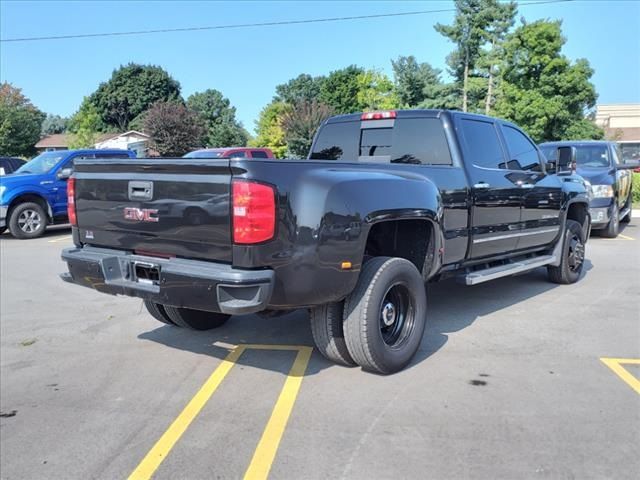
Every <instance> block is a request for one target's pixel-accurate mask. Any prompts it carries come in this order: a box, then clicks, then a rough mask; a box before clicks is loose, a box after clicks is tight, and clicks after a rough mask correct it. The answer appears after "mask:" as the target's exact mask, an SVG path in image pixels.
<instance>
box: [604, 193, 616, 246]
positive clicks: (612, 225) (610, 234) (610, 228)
mask: <svg viewBox="0 0 640 480" xmlns="http://www.w3.org/2000/svg"><path fill="white" fill-rule="evenodd" d="M613 201H614V204H613V208H612V209H611V219H610V220H609V223H608V224H607V227H606V228H605V229H604V230H600V235H602V236H603V237H605V238H616V237H617V236H618V233H619V232H620V218H619V217H620V211H619V210H618V200H617V199H615V198H614V199H613Z"/></svg>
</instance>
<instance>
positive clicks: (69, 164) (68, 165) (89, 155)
mask: <svg viewBox="0 0 640 480" xmlns="http://www.w3.org/2000/svg"><path fill="white" fill-rule="evenodd" d="M87 158H96V156H95V155H93V154H92V153H85V154H83V155H77V156H75V157H71V159H70V160H67V161H66V162H65V163H64V165H62V166H61V167H60V168H74V162H75V161H76V160H85V159H87Z"/></svg>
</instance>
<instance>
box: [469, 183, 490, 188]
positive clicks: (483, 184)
mask: <svg viewBox="0 0 640 480" xmlns="http://www.w3.org/2000/svg"><path fill="white" fill-rule="evenodd" d="M490 186H491V185H489V184H488V183H486V182H480V183H476V184H475V185H474V186H473V188H489V187H490Z"/></svg>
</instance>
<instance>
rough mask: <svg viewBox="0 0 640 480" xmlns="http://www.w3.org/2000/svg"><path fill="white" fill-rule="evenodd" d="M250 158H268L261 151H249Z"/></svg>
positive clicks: (265, 153)
mask: <svg viewBox="0 0 640 480" xmlns="http://www.w3.org/2000/svg"><path fill="white" fill-rule="evenodd" d="M251 158H269V156H268V155H267V152H264V151H262V150H251Z"/></svg>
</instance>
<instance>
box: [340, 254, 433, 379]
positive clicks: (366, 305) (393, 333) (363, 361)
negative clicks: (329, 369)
mask: <svg viewBox="0 0 640 480" xmlns="http://www.w3.org/2000/svg"><path fill="white" fill-rule="evenodd" d="M426 316H427V294H426V290H425V286H424V281H423V279H422V276H421V275H420V272H418V269H417V268H416V267H415V265H413V264H412V263H411V262H409V261H408V260H405V259H403V258H391V257H375V258H372V259H371V260H369V261H368V262H367V263H365V264H364V266H363V268H362V271H361V272H360V278H359V279H358V283H357V284H356V288H355V289H354V291H353V292H352V293H351V294H350V295H349V296H348V297H347V299H346V300H345V310H344V338H345V341H346V344H347V348H348V350H349V354H350V355H351V358H353V360H354V361H355V362H356V363H357V364H358V365H360V366H361V367H362V368H364V369H365V370H368V371H371V372H376V373H381V374H389V373H394V372H397V371H399V370H402V368H404V367H405V366H406V365H407V364H408V363H409V362H410V361H411V359H412V358H413V356H414V355H415V353H416V351H417V350H418V348H419V347H420V342H421V341H422V335H423V333H424V328H425V324H426Z"/></svg>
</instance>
